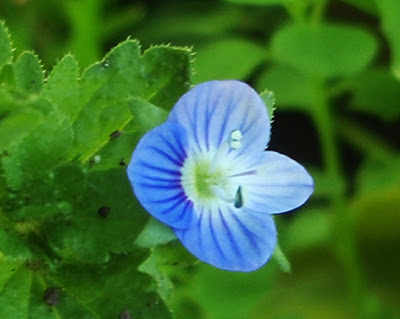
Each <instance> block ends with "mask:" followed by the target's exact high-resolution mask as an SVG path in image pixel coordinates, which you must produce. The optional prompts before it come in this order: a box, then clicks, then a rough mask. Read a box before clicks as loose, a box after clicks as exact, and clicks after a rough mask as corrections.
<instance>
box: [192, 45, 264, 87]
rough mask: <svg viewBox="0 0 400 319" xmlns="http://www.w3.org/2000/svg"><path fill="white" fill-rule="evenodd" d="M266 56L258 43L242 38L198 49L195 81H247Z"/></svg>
mask: <svg viewBox="0 0 400 319" xmlns="http://www.w3.org/2000/svg"><path fill="white" fill-rule="evenodd" d="M264 56H265V50H264V48H262V47H261V46H259V45H257V44H256V43H254V42H252V41H248V40H244V39H240V38H231V39H224V40H221V41H216V42H212V43H210V44H208V45H206V46H203V47H200V48H198V51H197V53H196V56H195V61H194V69H195V73H194V75H193V81H194V82H195V83H200V82H204V81H209V80H227V79H238V80H245V79H246V78H247V77H248V76H249V75H250V74H251V72H253V70H254V68H255V67H256V66H257V65H259V64H260V63H261V62H262V61H263V60H264Z"/></svg>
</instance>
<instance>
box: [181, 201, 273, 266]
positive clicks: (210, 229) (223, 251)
mask: <svg viewBox="0 0 400 319" xmlns="http://www.w3.org/2000/svg"><path fill="white" fill-rule="evenodd" d="M174 231H175V234H176V235H177V237H178V238H179V239H180V241H181V242H182V244H183V245H184V246H185V247H186V248H187V249H188V250H189V251H190V252H191V253H192V254H193V255H194V256H196V257H197V258H199V259H200V260H202V261H204V262H206V263H209V264H211V265H213V266H215V267H217V268H220V269H224V270H230V271H243V272H248V271H253V270H256V269H258V268H260V267H261V266H263V265H264V264H265V263H266V262H267V261H268V260H269V258H270V257H271V255H272V253H273V251H274V248H275V245H276V228H275V223H274V221H273V219H272V216H270V215H265V214H259V213H255V212H252V211H249V210H246V209H241V210H237V209H231V208H229V207H228V206H224V207H221V208H219V209H216V210H213V211H211V210H207V209H202V210H201V212H200V220H199V222H198V223H197V224H195V225H193V226H192V227H191V228H188V229H185V230H182V229H175V230H174Z"/></svg>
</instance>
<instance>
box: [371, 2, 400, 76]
mask: <svg viewBox="0 0 400 319" xmlns="http://www.w3.org/2000/svg"><path fill="white" fill-rule="evenodd" d="M375 3H376V6H377V7H378V11H379V15H380V17H381V23H382V29H383V32H384V34H385V36H386V39H387V40H388V42H389V45H390V48H391V60H392V61H391V62H392V71H393V73H394V74H395V76H396V77H398V78H400V19H399V12H400V1H397V0H376V1H375Z"/></svg>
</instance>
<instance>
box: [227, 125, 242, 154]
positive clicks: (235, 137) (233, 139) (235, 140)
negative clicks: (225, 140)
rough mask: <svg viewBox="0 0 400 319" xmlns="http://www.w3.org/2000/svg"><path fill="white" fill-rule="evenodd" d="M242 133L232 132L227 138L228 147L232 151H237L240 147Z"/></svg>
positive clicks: (238, 131)
mask: <svg viewBox="0 0 400 319" xmlns="http://www.w3.org/2000/svg"><path fill="white" fill-rule="evenodd" d="M241 139H242V132H240V130H233V131H232V133H231V135H230V137H229V146H230V147H231V148H233V149H235V150H236V149H238V148H240V147H242V142H241V141H240V140H241Z"/></svg>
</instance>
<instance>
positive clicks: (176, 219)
mask: <svg viewBox="0 0 400 319" xmlns="http://www.w3.org/2000/svg"><path fill="white" fill-rule="evenodd" d="M185 200H186V199H184V200H183V201H185ZM183 201H178V203H176V204H175V205H174V206H172V207H170V208H169V209H168V211H170V210H172V209H175V208H176V207H177V206H179V205H180V204H182V202H183ZM190 204H191V203H190V202H189V201H185V204H184V205H185V206H184V208H183V209H182V211H181V213H180V214H179V215H178V216H176V218H175V221H178V220H181V219H182V216H183V215H185V214H186V211H187V209H188V206H189V205H190ZM168 211H167V212H168ZM165 213H166V212H163V213H162V214H165Z"/></svg>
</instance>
